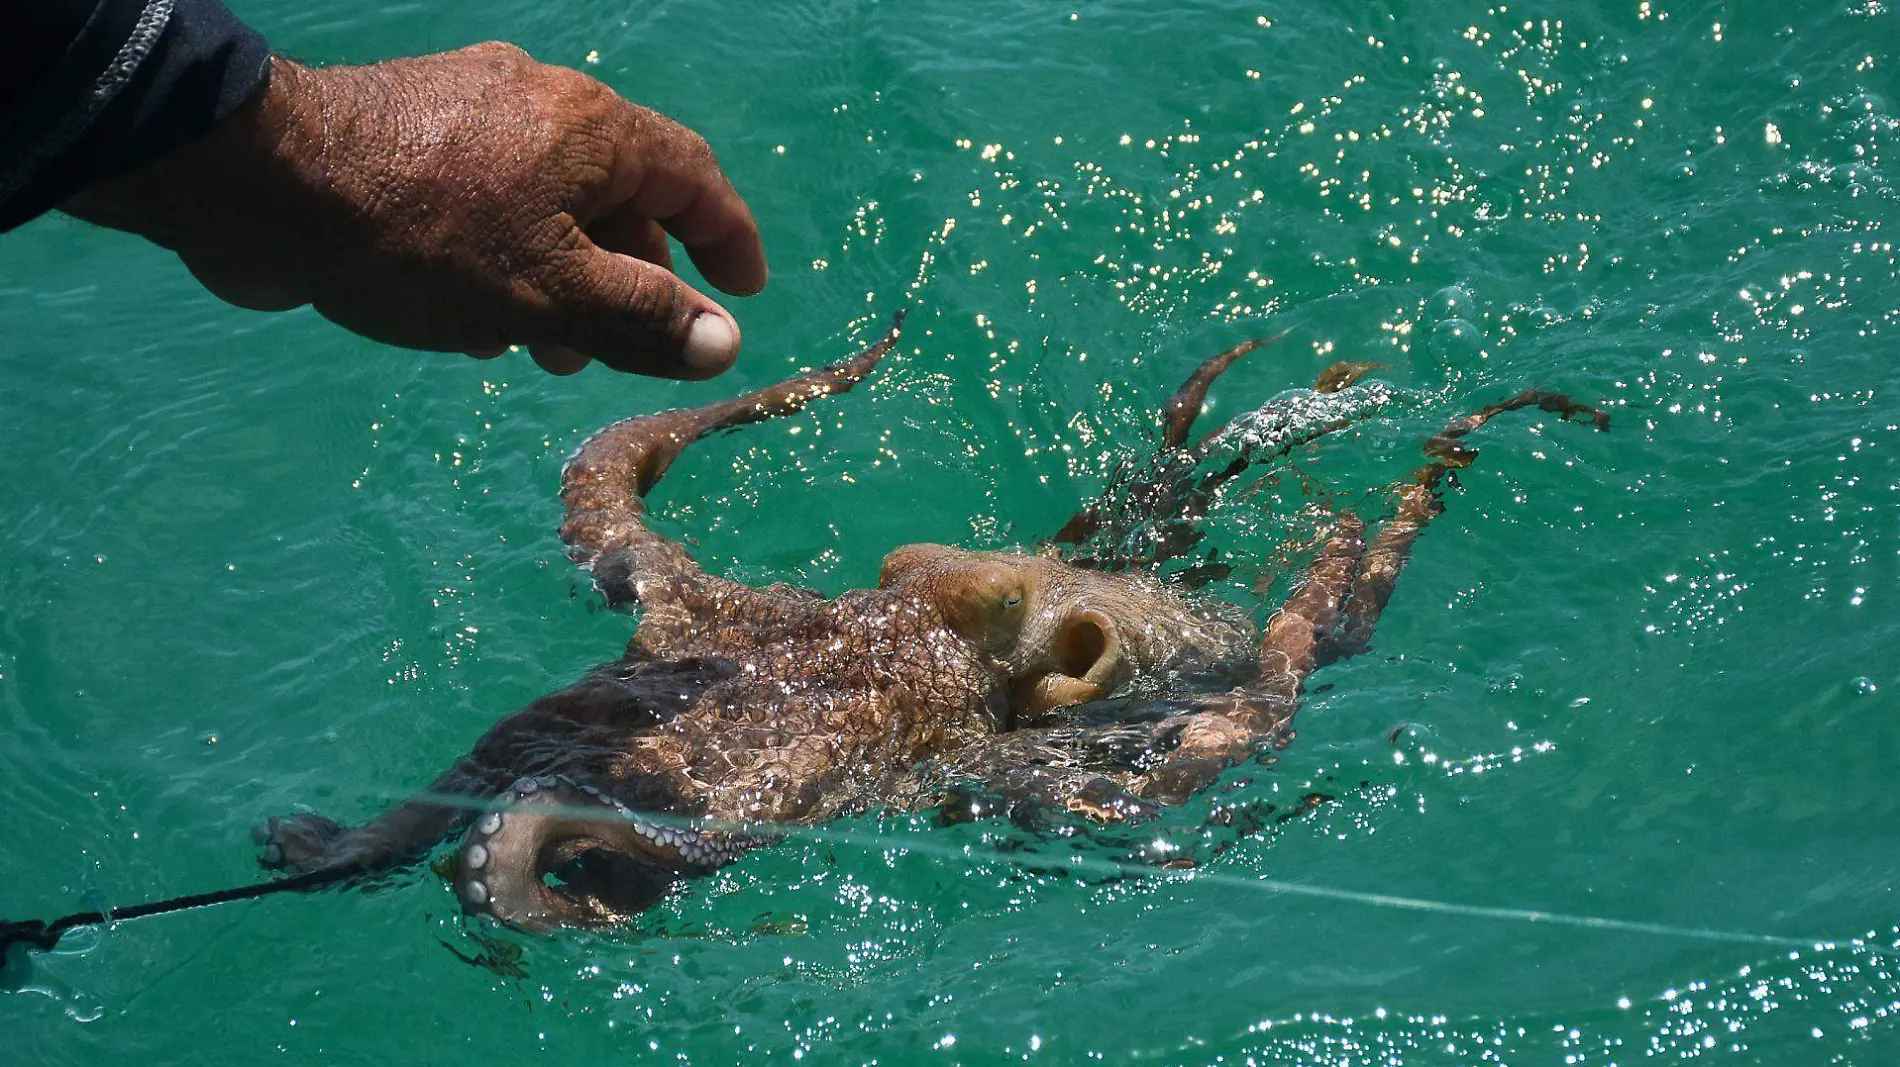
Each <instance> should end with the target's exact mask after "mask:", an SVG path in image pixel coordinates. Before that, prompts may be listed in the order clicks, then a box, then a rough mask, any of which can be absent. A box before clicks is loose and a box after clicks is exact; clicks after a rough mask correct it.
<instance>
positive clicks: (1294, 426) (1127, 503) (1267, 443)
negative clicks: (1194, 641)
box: [1046, 338, 1390, 588]
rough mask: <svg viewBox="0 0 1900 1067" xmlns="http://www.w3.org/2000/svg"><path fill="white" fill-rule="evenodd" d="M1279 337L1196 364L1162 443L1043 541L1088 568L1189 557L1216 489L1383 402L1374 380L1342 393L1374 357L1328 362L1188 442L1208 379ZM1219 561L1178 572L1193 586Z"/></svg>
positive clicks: (1168, 415)
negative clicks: (1215, 465) (1066, 547)
mask: <svg viewBox="0 0 1900 1067" xmlns="http://www.w3.org/2000/svg"><path fill="white" fill-rule="evenodd" d="M1277 339H1278V338H1269V339H1266V340H1261V341H1250V342H1246V343H1244V344H1241V345H1238V346H1236V347H1235V348H1232V349H1229V350H1228V351H1226V352H1223V353H1221V354H1220V355H1218V356H1215V357H1213V358H1212V359H1209V360H1207V361H1206V362H1205V363H1202V364H1201V366H1200V367H1198V368H1196V370H1195V372H1194V373H1193V374H1192V375H1190V376H1189V378H1188V380H1187V382H1186V383H1184V384H1183V385H1182V386H1181V388H1180V389H1179V390H1178V391H1177V392H1176V393H1175V395H1174V397H1173V399H1171V400H1169V401H1168V404H1167V407H1166V408H1165V409H1164V411H1163V427H1162V442H1161V450H1160V451H1159V452H1158V453H1156V455H1155V456H1154V457H1153V458H1151V459H1150V460H1149V461H1148V463H1147V464H1145V465H1144V466H1142V467H1141V468H1140V469H1139V470H1137V471H1132V472H1129V471H1124V472H1123V473H1122V474H1120V475H1118V477H1117V479H1116V481H1115V482H1114V483H1113V484H1111V486H1110V488H1109V489H1108V491H1107V492H1105V493H1104V494H1103V495H1102V497H1101V498H1100V499H1098V500H1096V501H1094V502H1093V503H1091V504H1089V505H1087V506H1086V507H1084V508H1082V509H1081V510H1080V511H1078V512H1076V513H1075V515H1074V516H1073V517H1071V518H1070V519H1069V521H1068V522H1067V523H1064V524H1063V526H1062V529H1061V530H1059V531H1057V533H1056V535H1055V536H1054V537H1052V538H1050V539H1049V541H1048V542H1047V543H1046V545H1047V546H1048V547H1050V548H1052V549H1053V548H1055V547H1056V546H1059V545H1061V544H1073V545H1076V546H1077V547H1076V548H1075V549H1074V550H1072V551H1070V552H1069V553H1068V554H1066V555H1064V556H1063V559H1064V560H1065V561H1066V562H1069V563H1072V564H1074V565H1076V566H1078V567H1086V568H1090V569H1094V570H1124V569H1127V568H1129V567H1132V566H1134V565H1136V564H1142V565H1144V566H1146V567H1148V568H1150V569H1153V568H1156V567H1159V566H1161V565H1162V564H1165V563H1167V562H1169V561H1170V560H1174V559H1179V558H1181V557H1183V556H1186V555H1187V554H1188V553H1189V552H1192V551H1193V550H1194V547H1195V546H1196V545H1197V544H1199V543H1200V542H1201V540H1202V539H1203V538H1204V537H1205V532H1204V531H1203V530H1202V529H1201V525H1200V524H1201V521H1202V520H1203V519H1205V518H1206V517H1207V510H1208V507H1209V506H1210V504H1211V503H1212V501H1213V499H1214V494H1215V493H1216V492H1217V491H1219V489H1220V488H1221V487H1222V486H1223V485H1225V484H1226V483H1228V482H1229V481H1231V480H1233V479H1234V478H1236V477H1238V476H1239V475H1240V474H1242V473H1243V472H1245V471H1246V470H1248V469H1249V468H1251V467H1254V466H1257V465H1259V464H1262V463H1268V462H1271V461H1273V460H1275V459H1278V458H1279V457H1281V456H1284V455H1286V454H1287V453H1288V452H1291V451H1292V450H1293V449H1295V448H1298V447H1299V446H1301V445H1304V444H1308V443H1311V442H1313V441H1316V440H1318V439H1319V438H1321V437H1324V436H1326V435H1327V434H1330V433H1333V432H1334V431H1336V430H1341V429H1344V428H1345V427H1347V426H1350V425H1352V424H1353V423H1354V422H1357V421H1358V420H1359V419H1361V418H1363V417H1364V416H1365V415H1367V414H1368V413H1369V412H1370V411H1372V410H1373V409H1376V408H1377V407H1378V406H1379V405H1381V404H1383V403H1384V402H1385V401H1386V400H1387V399H1388V397H1389V395H1390V392H1389V390H1388V389H1386V388H1385V387H1384V386H1381V385H1377V384H1374V385H1371V386H1367V387H1364V388H1362V389H1359V390H1356V391H1354V392H1352V393H1350V394H1346V395H1335V394H1345V392H1346V390H1347V389H1349V388H1350V387H1351V386H1353V385H1354V384H1355V383H1356V382H1358V380H1359V379H1360V378H1362V377H1364V376H1365V375H1367V374H1369V373H1371V372H1372V371H1374V370H1378V369H1381V368H1383V367H1384V366H1385V365H1384V364H1380V363H1349V362H1340V363H1334V364H1332V365H1331V366H1329V367H1327V368H1326V369H1325V370H1324V371H1321V372H1320V375H1319V378H1318V380H1317V381H1316V382H1315V383H1314V386H1313V389H1312V390H1311V391H1310V392H1307V393H1301V394H1295V395H1293V396H1290V397H1285V398H1282V399H1280V400H1276V401H1272V402H1270V403H1268V404H1266V405H1263V406H1262V407H1260V408H1257V409H1255V410H1253V411H1250V412H1247V413H1245V414H1243V415H1240V416H1238V417H1237V418H1235V419H1233V420H1231V421H1229V422H1228V423H1227V424H1225V425H1224V426H1222V427H1221V428H1219V429H1217V430H1215V431H1213V432H1212V433H1209V434H1208V435H1206V436H1205V437H1203V438H1201V440H1200V441H1198V442H1196V443H1195V444H1193V445H1188V444H1186V441H1187V438H1188V433H1189V431H1190V430H1191V429H1192V428H1193V425H1194V420H1195V417H1196V416H1197V415H1199V413H1200V410H1201V407H1202V405H1203V403H1204V402H1205V400H1206V396H1207V389H1208V387H1209V386H1210V385H1211V384H1212V383H1213V381H1214V379H1215V378H1216V377H1218V376H1219V375H1220V373H1221V372H1222V371H1225V370H1226V369H1227V368H1228V367H1229V366H1231V365H1232V364H1233V362H1234V361H1235V360H1236V359H1238V358H1239V357H1240V356H1242V355H1244V354H1246V353H1247V352H1249V351H1252V350H1253V349H1254V348H1257V347H1259V346H1260V345H1262V344H1266V343H1269V342H1270V341H1272V340H1277ZM1217 453H1225V454H1227V457H1228V458H1227V462H1226V464H1224V465H1223V466H1222V467H1220V468H1219V469H1216V470H1211V471H1202V470H1200V466H1201V464H1202V463H1204V462H1206V461H1207V460H1208V459H1209V458H1210V457H1212V456H1214V455H1216V454H1217ZM1223 572H1224V568H1205V567H1204V568H1196V569H1194V570H1191V571H1189V572H1185V573H1183V574H1182V575H1180V576H1179V578H1180V580H1181V581H1182V582H1183V584H1185V585H1187V586H1188V587H1190V588H1194V587H1198V586H1199V585H1203V584H1205V583H1206V581H1207V580H1210V579H1212V578H1213V577H1215V576H1217V575H1218V574H1219V573H1223Z"/></svg>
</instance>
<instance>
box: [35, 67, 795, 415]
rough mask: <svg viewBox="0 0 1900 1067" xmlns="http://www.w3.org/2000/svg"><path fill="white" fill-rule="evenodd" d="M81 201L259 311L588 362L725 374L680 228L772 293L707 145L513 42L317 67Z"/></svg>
mask: <svg viewBox="0 0 1900 1067" xmlns="http://www.w3.org/2000/svg"><path fill="white" fill-rule="evenodd" d="M63 210H65V211H67V212H68V213H70V214H73V215H77V216H79V217H80V218H84V219H87V220H89V221H93V222H96V223H99V224H101V225H105V226H111V227H114V228H116V229H122V230H129V231H131V232H133V233H137V234H140V235H142V236H145V237H147V238H149V239H151V240H153V241H155V242H157V243H158V244H160V245H163V246H165V247H166V248H169V249H171V250H172V251H174V252H176V253H177V254H178V257H179V258H180V259H181V260H183V261H184V263H185V266H186V267H188V268H189V269H190V270H191V272H192V273H193V274H194V275H195V276H196V277H197V278H198V280H199V281H201V282H203V283H204V285H205V287H206V288H208V289H210V290H211V291H212V292H213V293H214V294H216V295H217V296H219V297H221V298H223V299H224V300H227V301H229V302H231V303H233V304H236V305H238V306H240V307H247V308H254V309H257V310H285V309H289V308H293V307H299V306H301V305H303V304H311V305H313V306H315V308H316V309H317V311H318V312H319V313H321V314H322V315H323V316H324V317H326V318H328V319H330V320H331V321H333V322H336V323H338V324H339V325H342V326H344V327H346V328H348V329H350V330H353V331H355V332H357V333H359V334H362V335H363V336H365V337H369V338H372V339H374V340H377V341H382V342H386V343H389V344H394V345H401V346H404V347H407V348H420V349H430V350H435V351H460V352H466V353H468V354H470V355H474V356H478V357H483V358H487V357H491V356H496V355H500V354H501V353H502V352H503V351H504V350H505V349H506V348H507V346H509V345H515V344H523V345H527V346H528V350H529V352H530V354H531V355H532V356H533V357H534V360H535V362H536V363H538V364H540V365H541V366H542V367H543V368H545V369H547V370H549V371H551V372H553V373H556V374H569V373H573V372H574V371H578V370H580V369H581V368H582V367H584V366H586V365H587V363H588V361H589V360H590V359H597V360H599V361H600V362H602V363H605V364H607V365H608V366H610V367H612V368H614V369H616V370H622V371H631V372H634V373H638V374H650V375H656V376H660V377H667V378H709V377H712V376H713V375H716V374H718V373H720V372H721V371H724V370H725V369H726V368H727V367H729V366H731V365H732V361H733V359H734V357H735V356H736V355H737V352H738V347H739V327H738V324H737V323H736V322H734V321H733V319H732V316H731V315H730V314H728V313H727V312H726V311H725V309H724V308H722V307H720V306H719V305H718V304H717V303H716V302H714V301H713V300H712V299H710V298H709V297H707V296H706V295H704V294H703V293H700V292H698V291H697V290H695V289H693V288H692V287H691V286H689V285H687V284H685V283H684V282H682V281H681V280H680V279H679V278H678V277H677V276H675V275H674V274H673V272H672V258H671V254H670V253H669V251H668V246H667V235H668V234H671V235H672V236H673V237H674V238H675V239H677V240H678V241H679V242H680V243H681V244H682V245H684V246H685V248H686V250H687V253H688V254H689V255H690V256H691V257H692V260H693V263H694V265H695V266H697V267H698V268H699V270H700V272H701V273H702V274H704V275H705V277H706V279H707V280H708V281H710V282H712V283H713V284H714V285H716V286H718V287H719V288H720V289H722V290H724V291H725V292H728V293H733V294H735V295H747V294H751V293H755V292H758V291H759V289H760V288H762V287H763V286H764V285H765V280H766V265H765V254H764V251H763V249H762V248H761V246H760V242H759V232H758V227H757V225H756V224H755V223H754V222H753V219H752V214H751V212H750V211H749V210H748V209H747V208H746V205H745V202H744V201H742V200H741V199H740V198H739V194H738V193H737V192H736V191H734V189H733V188H732V184H731V183H730V182H728V181H727V180H726V177H725V175H724V174H723V173H722V172H721V171H720V169H719V165H718V163H717V162H715V161H714V159H713V155H712V151H711V150H710V149H709V148H707V146H706V142H705V141H703V140H702V139H700V137H699V136H698V135H696V134H694V133H693V132H692V131H690V130H688V129H686V128H685V127H683V126H680V125H679V124H678V123H675V122H673V121H672V120H670V119H668V118H666V117H664V116H662V115H659V114H657V113H655V112H653V111H649V110H647V109H646V108H642V107H639V106H636V105H634V104H630V103H628V102H626V101H625V100H622V99H621V98H620V97H618V96H616V95H615V94H614V93H613V91H612V90H610V89H608V88H607V87H606V86H604V85H602V84H601V83H599V82H597V81H595V80H594V79H592V78H589V77H587V76H586V75H584V74H581V73H579V72H577V71H573V70H569V69H567V68H565V67H555V66H548V65H544V64H541V63H537V62H535V61H534V60H533V59H531V58H529V56H528V55H527V53H525V52H523V51H521V50H520V49H518V48H515V47H514V46H512V45H506V44H484V45H476V46H474V47H472V48H465V49H462V50H460V51H457V52H447V53H442V54H440V55H430V56H420V57H416V58H412V59H397V60H391V61H389V62H385V63H376V64H372V65H369V66H364V67H326V68H321V69H312V68H307V67H302V66H298V65H297V64H294V63H291V62H289V61H287V60H283V59H276V60H273V61H272V71H271V78H270V84H269V87H268V88H267V89H266V90H265V91H264V93H262V94H261V95H260V96H259V97H258V99H256V100H253V101H252V102H251V103H250V104H249V105H247V106H246V107H245V108H244V109H243V110H242V111H240V112H239V113H238V114H237V115H235V116H233V117H232V118H231V119H230V120H228V121H227V122H225V123H224V124H223V125H221V126H219V127H218V128H217V129H215V130H213V131H212V132H211V133H210V134H208V135H206V136H205V137H204V138H202V139H200V140H198V141H196V142H193V143H192V144H189V145H187V146H185V147H184V148H182V149H179V150H178V151H176V152H174V153H172V154H171V155H168V156H166V157H164V158H162V159H159V160H157V161H155V162H153V163H151V164H148V165H146V166H144V167H142V168H140V169H138V170H135V171H133V172H131V173H129V174H124V175H120V176H118V177H114V178H110V179H107V180H105V181H102V182H99V183H97V184H95V185H94V186H92V187H90V188H88V189H87V190H86V191H85V192H83V193H81V194H80V195H79V196H77V197H75V198H73V199H72V200H71V201H69V202H68V203H67V204H65V205H63Z"/></svg>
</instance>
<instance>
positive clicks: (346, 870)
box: [0, 867, 363, 959]
mask: <svg viewBox="0 0 1900 1067" xmlns="http://www.w3.org/2000/svg"><path fill="white" fill-rule="evenodd" d="M362 873H363V872H362V870H361V869H359V868H357V867H331V868H327V869H325V870H320V871H311V872H310V873H308V874H299V875H296V876H294V877H290V878H279V879H277V880H276V881H273V882H259V883H257V884H256V885H244V886H237V887H235V888H232V889H218V890H213V891H212V892H209V893H191V894H188V895H186V896H182V897H172V898H171V899H170V900H155V901H152V902H151V903H148V904H134V905H132V906H131V907H127V908H107V909H106V910H104V911H76V912H74V913H72V914H71V915H67V916H63V917H61V918H58V919H54V920H53V921H51V922H47V921H46V920H45V919H26V920H23V921H18V922H5V921H0V959H4V958H5V957H6V953H7V950H8V949H10V948H12V947H13V946H14V945H15V944H16V943H22V944H29V945H33V946H35V947H37V948H39V949H41V950H42V951H51V950H52V948H53V946H55V945H57V944H59V939H60V936H61V935H62V934H64V933H65V932H66V931H68V930H70V929H72V928H73V927H75V926H97V925H99V924H101V923H108V922H124V921H126V920H129V919H143V918H146V917H148V916H152V915H168V914H170V913H172V912H174V911H190V910H191V909H193V908H209V907H212V906H213V905H217V904H229V903H230V902H232V901H234V900H249V899H251V898H252V897H263V896H269V895H270V894H272V893H288V892H295V891H298V890H303V889H319V888H322V887H323V886H327V885H334V884H335V883H337V882H341V881H346V880H348V879H350V878H354V877H357V876H359V875H361V874H362Z"/></svg>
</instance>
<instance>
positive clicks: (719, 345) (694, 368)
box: [685, 311, 739, 378]
mask: <svg viewBox="0 0 1900 1067" xmlns="http://www.w3.org/2000/svg"><path fill="white" fill-rule="evenodd" d="M738 354H739V330H738V328H737V327H735V326H734V325H733V324H732V323H731V322H730V321H728V320H727V319H726V318H725V316H723V315H718V314H715V313H713V312H710V311H702V312H700V313H699V314H698V315H697V316H695V317H694V319H693V325H692V328H691V329H689V330H687V331H686V353H685V355H686V369H687V370H688V371H690V372H693V373H695V374H697V375H700V376H702V377H706V378H710V377H712V376H713V375H715V374H718V373H720V372H721V371H723V370H725V369H726V368H727V367H730V366H732V361H733V358H734V357H736V356H737V355H738Z"/></svg>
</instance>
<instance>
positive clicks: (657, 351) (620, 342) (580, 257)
mask: <svg viewBox="0 0 1900 1067" xmlns="http://www.w3.org/2000/svg"><path fill="white" fill-rule="evenodd" d="M563 267H565V268H566V269H563V270H558V271H555V272H553V276H552V277H551V278H549V279H548V280H547V281H545V282H544V283H543V286H542V294H541V295H542V299H541V300H540V301H537V303H538V304H539V305H540V306H539V308H538V312H537V314H536V315H535V316H534V319H535V321H534V322H533V323H532V326H533V327H534V329H533V330H532V334H533V336H531V337H529V338H528V339H527V340H528V342H529V343H530V344H534V345H562V346H566V347H568V348H571V349H574V350H575V351H577V352H579V353H581V354H583V355H586V356H591V357H592V358H594V359H596V360H598V361H600V362H601V363H605V364H606V365H607V366H609V367H612V368H613V369H614V370H618V371H625V372H628V373H631V374H645V375H650V376H652V377H656V378H682V379H699V378H711V377H713V376H715V375H718V374H720V373H723V372H724V371H725V370H726V368H728V367H730V366H732V362H733V360H734V359H736V358H737V357H738V354H739V324H738V323H737V322H734V321H733V318H732V316H731V314H729V313H728V312H727V311H726V309H725V308H722V307H720V306H719V305H718V304H717V303H715V302H714V301H713V300H712V299H711V298H710V297H708V296H706V295H705V294H704V293H701V292H700V291H698V290H697V289H694V288H693V287H692V286H690V285H687V284H686V283H685V282H683V281H681V280H680V279H679V276H678V275H676V274H674V273H673V272H672V271H670V270H667V269H666V268H665V267H662V266H659V265H657V264H653V263H648V262H646V261H645V260H641V259H635V258H634V257H632V256H625V255H621V254H620V253H618V252H609V251H607V250H606V249H604V248H601V247H599V246H598V245H595V244H593V243H592V242H590V241H587V240H586V238H585V237H582V238H581V242H580V246H579V247H577V248H576V249H574V251H573V252H572V253H570V258H568V259H567V261H566V262H565V263H564V264H563Z"/></svg>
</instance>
